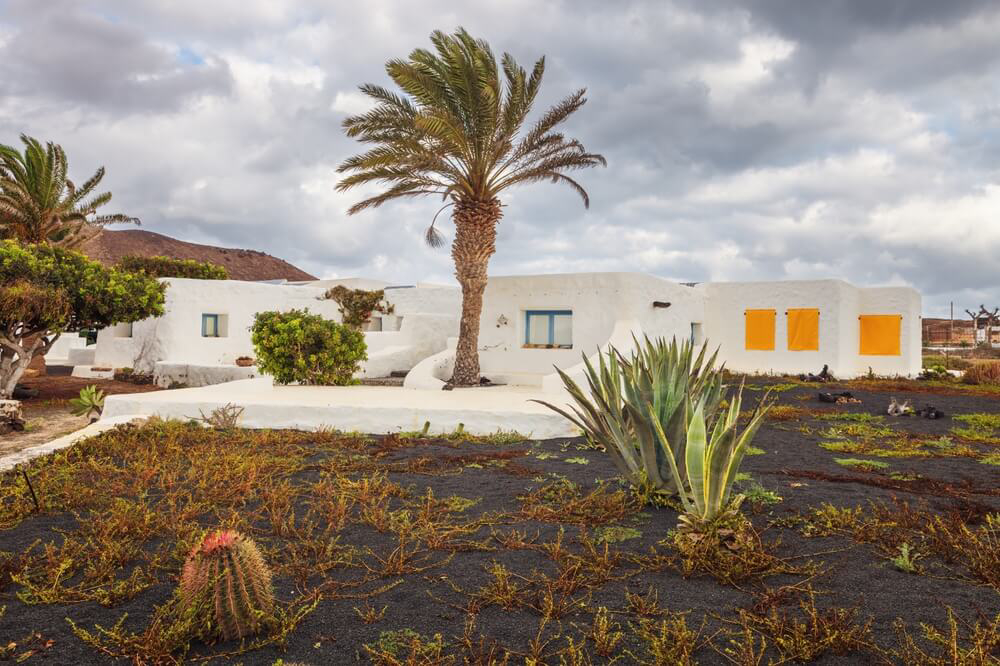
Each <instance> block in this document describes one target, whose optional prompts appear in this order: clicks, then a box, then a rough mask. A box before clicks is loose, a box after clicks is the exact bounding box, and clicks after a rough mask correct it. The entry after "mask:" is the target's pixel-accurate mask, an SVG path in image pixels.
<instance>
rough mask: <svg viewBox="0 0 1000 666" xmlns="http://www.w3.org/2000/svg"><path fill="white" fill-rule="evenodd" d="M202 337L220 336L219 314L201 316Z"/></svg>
mask: <svg viewBox="0 0 1000 666" xmlns="http://www.w3.org/2000/svg"><path fill="white" fill-rule="evenodd" d="M201 337H203V338H217V337H219V315H217V314H203V315H202V316H201Z"/></svg>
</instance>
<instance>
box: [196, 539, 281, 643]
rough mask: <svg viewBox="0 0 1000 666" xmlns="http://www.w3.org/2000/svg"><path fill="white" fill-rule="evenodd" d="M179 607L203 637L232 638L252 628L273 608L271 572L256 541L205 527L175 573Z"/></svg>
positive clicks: (264, 621)
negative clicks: (178, 575)
mask: <svg viewBox="0 0 1000 666" xmlns="http://www.w3.org/2000/svg"><path fill="white" fill-rule="evenodd" d="M178 596H179V600H180V605H181V609H182V612H186V613H191V614H196V615H201V617H199V618H196V620H199V622H197V624H199V625H200V626H201V627H202V630H203V633H204V634H205V637H220V638H223V639H225V640H235V639H237V638H243V637H245V636H250V635H253V634H256V633H258V632H259V631H260V630H261V629H263V628H264V627H265V626H267V625H268V624H269V622H270V620H271V618H272V614H273V612H274V591H273V587H272V581H271V571H270V569H269V568H268V567H267V564H266V563H265V562H264V557H263V556H262V555H261V553H260V550H259V549H258V548H257V545H256V544H255V543H254V542H253V541H252V540H251V539H249V538H248V537H245V536H243V535H242V534H240V533H238V532H234V531H232V530H218V531H215V532H211V533H209V534H207V535H205V537H204V538H203V539H202V540H201V541H200V542H199V543H198V544H197V545H195V547H194V548H193V549H192V550H191V553H190V554H189V555H188V558H187V560H186V561H185V563H184V569H183V572H182V573H181V582H180V588H179V595H178Z"/></svg>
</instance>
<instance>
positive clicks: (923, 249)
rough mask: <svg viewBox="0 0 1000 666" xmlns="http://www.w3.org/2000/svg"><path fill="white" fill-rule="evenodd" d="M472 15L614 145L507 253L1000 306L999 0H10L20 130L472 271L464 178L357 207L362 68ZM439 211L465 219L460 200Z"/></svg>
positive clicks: (443, 267) (577, 131)
mask: <svg viewBox="0 0 1000 666" xmlns="http://www.w3.org/2000/svg"><path fill="white" fill-rule="evenodd" d="M459 26H463V27H465V28H466V29H468V30H469V31H470V32H471V33H472V34H473V35H475V36H477V37H481V38H484V39H486V40H487V41H489V42H490V44H491V45H492V47H493V49H494V50H495V51H496V52H497V53H501V52H509V53H511V54H512V55H513V56H514V57H515V58H516V59H517V60H518V61H519V62H520V63H521V64H522V65H524V66H526V67H529V68H530V66H531V65H532V64H533V63H534V61H535V60H536V59H537V58H538V57H540V56H542V55H544V56H545V58H546V70H545V78H544V81H543V84H542V90H541V93H540V95H539V98H538V100H537V102H536V104H537V107H538V108H537V110H536V112H537V113H541V112H542V111H543V110H544V109H545V108H546V107H547V106H549V105H551V104H553V103H555V102H556V101H558V100H559V99H561V98H563V97H565V96H567V95H569V94H570V93H572V92H574V91H575V90H577V89H579V88H586V89H587V97H588V100H589V101H588V103H587V104H586V105H585V106H584V107H583V109H581V110H580V111H579V112H578V113H577V114H575V115H574V116H573V117H572V118H571V119H570V121H569V122H568V123H567V124H566V126H565V130H566V132H567V134H569V135H570V136H573V137H576V138H578V139H579V140H581V141H582V142H583V143H584V144H585V145H586V146H587V148H588V149H589V150H590V151H592V152H597V153H601V154H603V155H604V156H605V157H606V158H607V160H608V166H607V168H605V169H594V170H591V171H587V172H582V173H580V174H579V179H580V181H581V183H582V184H583V185H584V186H585V187H586V188H587V190H588V191H589V193H590V198H591V207H590V209H589V210H586V209H584V207H583V205H582V204H581V201H580V199H579V198H578V197H577V195H576V194H575V193H574V192H572V191H571V190H570V189H569V188H568V187H565V186H561V185H553V184H550V183H547V182H546V183H541V184H535V185H529V186H525V187H523V188H519V189H513V190H510V191H509V192H507V193H505V194H504V197H503V203H504V205H505V208H504V217H503V220H502V222H501V223H500V225H499V228H498V234H499V236H498V243H497V253H496V255H495V256H494V257H493V259H492V261H491V264H490V272H491V274H493V275H509V274H534V273H555V272H577V271H622V270H628V271H642V272H647V273H652V274H655V275H659V276H662V277H664V278H668V279H672V280H678V281H684V282H694V281H699V282H700V281H709V280H739V281H743V280H778V279H820V278H840V279H845V280H848V281H850V282H853V283H855V284H858V285H870V286H873V285H912V286H913V287H916V288H917V289H919V290H920V291H921V293H922V294H923V298H924V312H925V315H928V316H939V315H947V312H948V308H949V303H950V302H952V301H953V302H954V304H955V310H956V312H957V313H961V312H963V311H964V309H965V308H970V309H972V308H978V306H979V304H980V303H985V304H986V305H987V306H988V307H990V308H992V307H993V306H1000V269H998V262H997V259H998V256H1000V40H998V38H997V35H998V34H1000V3H997V2H995V1H992V0H986V1H982V2H980V1H974V0H950V1H949V2H941V1H940V0H879V1H878V2H872V1H871V0H825V1H824V2H812V3H804V2H801V1H800V0H731V1H726V0H718V1H713V0H670V1H666V0H651V1H649V2H642V1H638V0H637V1H631V2H630V1H627V0H621V1H616V2H607V1H605V0H566V1H563V2H560V1H552V0H546V1H545V2H538V1H537V0H531V1H529V0H488V1H473V0H469V1H467V2H462V3H456V2H453V1H451V0H447V1H437V0H421V1H420V2H412V0H410V1H406V0H400V1H390V0H365V2H356V1H353V2H348V1H346V0H345V1H342V0H295V1H294V2H292V1H289V2H282V1H279V0H213V1H211V2H206V1H205V0H142V1H141V2H136V1H135V0H102V1H98V0H43V1H40V0H0V143H4V144H7V145H14V144H17V142H18V135H19V134H21V133H22V132H24V133H27V134H29V135H32V136H35V137H37V138H39V139H42V140H51V141H55V142H57V143H59V144H61V145H62V146H63V147H64V148H65V149H66V151H67V153H68V155H69V160H70V174H71V177H73V178H75V179H77V180H80V181H82V180H84V179H85V178H87V177H88V176H90V175H91V174H92V173H93V172H94V170H96V168H97V167H99V166H104V167H105V168H106V169H107V175H106V177H105V180H104V183H103V185H104V186H105V187H106V188H107V189H109V190H111V191H112V192H113V194H114V200H113V201H112V203H111V204H110V206H109V207H108V208H107V211H108V212H124V213H127V214H129V215H133V216H136V217H139V218H141V220H142V228H144V229H147V230H149V231H156V232H159V233H163V234H167V235H170V236H174V237H176V238H180V239H183V240H188V241H193V242H201V243H209V244H214V245H222V246H227V247H246V248H252V249H258V250H262V251H265V252H268V253H270V254H273V255H276V256H279V257H282V258H284V259H286V260H288V261H290V262H292V263H294V264H296V265H298V266H300V267H301V268H303V269H305V270H307V271H309V272H311V273H313V274H315V275H317V276H320V277H351V276H366V277H373V278H381V279H385V280H388V281H390V282H394V283H401V284H402V283H414V282H418V281H431V282H442V283H444V282H447V283H453V282H454V278H453V277H452V267H451V258H450V255H449V253H448V250H447V248H443V249H432V248H430V247H427V246H426V245H425V244H424V243H423V241H422V236H423V231H424V230H425V229H426V227H427V226H428V224H429V223H430V220H431V218H432V217H433V215H434V213H435V212H436V211H437V209H438V207H439V205H440V202H439V201H438V200H437V199H418V200H413V201H407V202H404V203H395V204H391V205H387V206H384V207H382V208H379V209H377V210H374V211H371V210H370V211H365V212H362V213H359V214H357V215H353V216H349V215H348V214H347V209H348V207H349V206H350V205H351V204H352V203H354V202H356V201H357V200H359V199H360V198H363V196H364V195H365V194H366V193H371V192H373V191H374V190H356V191H352V192H348V193H338V192H336V191H335V189H334V187H335V185H336V183H337V180H338V174H337V173H336V167H337V165H338V164H339V163H340V162H341V161H342V160H343V159H345V158H346V157H349V156H351V155H353V154H355V153H358V152H360V151H361V146H360V145H359V144H357V143H356V142H355V141H354V140H352V139H348V138H347V137H346V136H345V135H344V133H343V130H342V129H341V123H342V121H343V119H344V118H345V117H346V116H348V115H350V114H353V113H359V112H363V111H365V110H366V109H367V108H369V105H368V101H367V100H366V98H365V97H364V96H363V95H361V94H360V93H359V92H358V91H357V87H358V86H359V85H360V84H362V83H368V82H370V83H377V84H382V85H391V82H390V81H389V79H388V77H387V76H386V74H385V63H386V61H388V60H390V59H392V58H405V57H406V56H407V55H408V54H409V53H410V52H411V51H412V50H413V49H414V48H418V47H425V48H426V47H430V42H429V39H428V37H429V35H430V33H431V32H432V31H433V30H436V29H441V30H445V31H451V30H454V29H455V28H457V27H459ZM439 227H441V228H442V231H444V232H445V234H446V235H447V236H448V237H449V238H450V237H451V235H452V228H451V226H450V221H447V220H446V221H445V223H444V224H440V223H439Z"/></svg>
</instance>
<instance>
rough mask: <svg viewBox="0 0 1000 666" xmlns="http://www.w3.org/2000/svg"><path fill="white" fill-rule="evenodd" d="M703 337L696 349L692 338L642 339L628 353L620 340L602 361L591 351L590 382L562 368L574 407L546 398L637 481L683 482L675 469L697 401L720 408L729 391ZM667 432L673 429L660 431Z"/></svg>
mask: <svg viewBox="0 0 1000 666" xmlns="http://www.w3.org/2000/svg"><path fill="white" fill-rule="evenodd" d="M707 352H708V346H707V345H703V346H702V347H701V351H700V352H699V353H698V354H697V356H695V354H694V347H693V345H692V344H691V343H690V342H688V341H683V342H681V343H678V342H677V340H676V339H674V340H671V341H670V342H667V341H666V340H665V339H663V338H658V339H655V340H650V339H649V338H648V337H646V338H645V339H644V341H643V342H642V343H640V342H639V341H638V340H635V351H633V352H632V354H631V355H630V357H628V358H626V357H625V356H624V355H623V354H622V353H621V352H619V351H618V350H617V349H615V348H614V347H612V348H611V349H610V350H609V351H607V352H606V353H603V354H600V355H599V359H598V366H597V367H596V368H595V367H594V365H593V364H592V363H591V362H590V360H589V359H588V358H587V357H586V355H585V356H584V359H583V361H584V365H585V368H586V379H587V385H588V386H587V389H588V390H585V389H583V388H581V387H580V385H579V384H577V383H576V381H574V380H573V378H571V377H570V376H569V375H567V374H566V373H565V372H563V371H562V370H559V369H558V368H556V371H557V372H558V373H559V376H560V377H561V378H562V380H563V384H564V385H565V386H566V390H567V391H568V392H569V394H570V396H571V397H572V398H573V402H574V403H575V405H571V406H570V408H569V410H566V409H563V408H562V407H558V406H556V405H553V404H551V403H548V402H544V401H541V400H539V401H536V402H539V403H541V404H543V405H545V406H546V407H548V408H549V409H552V410H554V411H556V412H558V413H559V414H561V415H562V416H564V417H566V418H567V419H569V420H570V421H572V422H573V423H574V424H575V425H576V426H577V427H578V428H580V429H581V430H582V431H583V433H584V435H585V436H586V437H587V438H588V439H589V440H590V441H591V442H594V443H596V444H599V445H601V446H603V447H604V450H605V451H607V452H608V455H609V456H611V459H612V461H613V462H614V463H615V466H616V467H617V468H618V470H619V471H620V472H621V473H622V475H623V476H625V478H627V479H628V480H629V482H630V483H632V484H633V485H635V486H637V487H647V486H648V487H649V488H650V489H651V490H653V491H655V492H660V493H668V494H670V493H675V492H678V491H679V490H680V489H681V488H682V487H683V486H682V482H683V480H684V477H683V476H681V477H680V479H679V480H678V477H677V475H675V474H674V473H673V471H672V469H671V464H672V463H673V461H674V460H675V459H680V458H683V457H684V451H685V441H686V434H687V423H688V416H689V414H688V412H689V406H690V405H691V404H695V403H699V404H704V405H705V407H706V408H707V409H710V410H714V409H715V408H716V407H717V406H718V405H719V402H720V401H721V399H722V393H723V385H722V368H721V367H720V368H718V369H716V368H715V359H716V355H717V353H718V352H717V351H716V352H715V353H713V354H712V355H711V356H708V357H707V358H706V356H707ZM661 431H662V432H663V433H664V435H665V436H663V437H660V435H659V433H660V432H661Z"/></svg>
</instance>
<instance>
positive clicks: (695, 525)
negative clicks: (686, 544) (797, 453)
mask: <svg viewBox="0 0 1000 666" xmlns="http://www.w3.org/2000/svg"><path fill="white" fill-rule="evenodd" d="M706 397H707V396H706ZM706 397H702V399H700V400H699V401H698V402H697V403H696V405H695V408H694V410H693V412H691V414H690V418H689V419H688V423H687V436H686V450H685V452H684V457H683V463H684V467H683V472H684V473H683V475H682V470H681V468H680V467H679V466H678V464H677V459H675V457H674V456H673V455H671V456H670V457H669V458H668V463H669V465H670V472H671V474H672V475H673V477H674V483H675V484H676V485H677V487H678V488H680V497H681V503H682V504H683V505H684V514H683V515H682V516H681V518H680V520H681V526H682V527H684V528H687V529H691V530H699V529H700V528H701V527H702V526H704V525H706V524H710V523H712V522H714V521H715V520H717V519H718V518H720V517H721V516H723V514H724V513H726V512H727V511H735V510H736V509H737V508H739V505H740V503H741V502H742V501H743V497H742V495H739V496H736V497H732V490H733V483H734V482H735V481H736V475H737V473H738V472H739V471H740V465H741V464H742V462H743V456H744V455H745V454H746V450H747V447H748V446H749V445H750V442H752V441H753V438H754V435H756V434H757V429H758V428H760V424H761V423H762V422H763V420H764V416H765V415H766V414H767V411H768V409H770V408H771V405H772V404H773V400H771V399H770V391H769V392H768V393H766V394H765V395H764V397H763V398H761V400H760V402H758V403H757V406H756V407H755V408H754V411H753V413H752V414H751V415H750V418H749V420H748V421H747V423H746V425H745V426H744V427H743V428H742V429H741V428H740V424H739V420H740V407H741V405H742V402H743V386H742V385H741V386H740V388H739V390H738V391H737V392H736V394H735V395H734V396H733V398H732V400H730V402H729V406H728V407H727V408H726V409H725V411H723V412H722V413H720V414H718V415H715V413H716V412H718V411H719V410H718V402H716V403H715V404H714V405H713V404H711V403H710V402H709V401H708V400H707V399H706ZM649 409H650V412H652V411H653V410H654V407H653V406H652V405H650V408H649ZM713 416H714V418H713ZM710 424H711V425H710ZM653 425H654V427H655V428H656V434H657V437H658V438H659V440H660V443H661V446H662V447H663V448H665V449H670V448H671V445H670V441H669V437H668V435H667V433H666V432H665V431H664V429H663V428H662V427H660V423H659V421H657V420H655V419H654V420H653ZM709 431H711V435H709ZM684 479H686V481H687V484H686V486H685V484H684Z"/></svg>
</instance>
